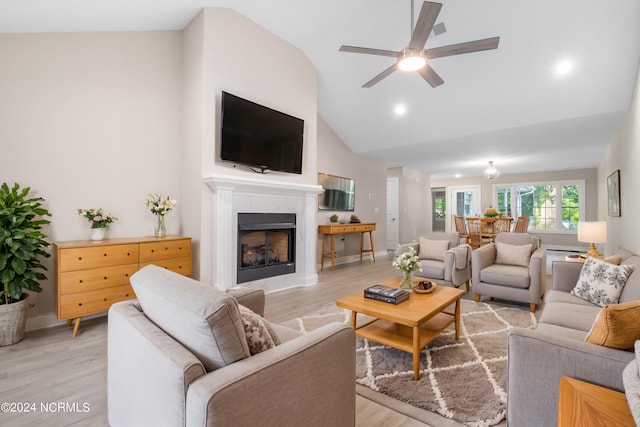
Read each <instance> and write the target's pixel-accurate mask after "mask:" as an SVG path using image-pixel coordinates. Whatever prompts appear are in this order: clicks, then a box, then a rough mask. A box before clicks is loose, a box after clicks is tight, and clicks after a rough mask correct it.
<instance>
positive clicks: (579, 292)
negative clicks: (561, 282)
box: [571, 257, 633, 307]
mask: <svg viewBox="0 0 640 427" xmlns="http://www.w3.org/2000/svg"><path fill="white" fill-rule="evenodd" d="M632 272H633V265H613V264H609V263H608V262H604V261H602V260H599V259H596V258H592V257H587V260H586V261H585V262H584V265H583V266H582V271H580V277H579V278H578V283H576V286H575V288H573V289H572V290H571V295H575V296H577V297H579V298H582V299H584V300H587V301H589V302H591V303H593V304H597V305H599V306H601V307H604V306H605V305H607V304H617V303H618V299H619V298H620V294H621V293H622V288H624V285H625V283H627V279H628V278H629V276H630V275H631V273H632Z"/></svg>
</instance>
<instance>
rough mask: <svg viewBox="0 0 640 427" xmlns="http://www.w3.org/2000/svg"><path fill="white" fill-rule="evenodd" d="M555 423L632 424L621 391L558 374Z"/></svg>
mask: <svg viewBox="0 0 640 427" xmlns="http://www.w3.org/2000/svg"><path fill="white" fill-rule="evenodd" d="M559 395H560V396H559V400H558V427H573V426H580V427H590V426H593V427H596V426H611V427H613V426H616V427H625V426H629V427H633V426H635V425H636V423H635V422H634V421H633V416H632V415H631V410H630V409H629V404H628V403H627V398H626V396H625V394H624V393H622V392H619V391H616V390H611V389H608V388H605V387H600V386H597V385H595V384H589V383H587V382H584V381H580V380H576V379H574V378H569V377H561V378H560V393H559Z"/></svg>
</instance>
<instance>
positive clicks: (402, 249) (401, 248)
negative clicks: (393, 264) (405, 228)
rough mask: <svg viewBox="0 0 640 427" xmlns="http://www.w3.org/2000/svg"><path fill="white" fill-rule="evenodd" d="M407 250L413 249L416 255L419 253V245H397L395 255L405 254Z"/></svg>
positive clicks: (414, 243)
mask: <svg viewBox="0 0 640 427" xmlns="http://www.w3.org/2000/svg"><path fill="white" fill-rule="evenodd" d="M409 248H413V249H414V250H415V251H416V253H420V244H419V243H418V242H413V243H404V244H402V245H398V247H397V248H396V254H397V255H400V254H403V253H405V252H407V251H408V250H409Z"/></svg>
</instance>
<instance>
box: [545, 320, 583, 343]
mask: <svg viewBox="0 0 640 427" xmlns="http://www.w3.org/2000/svg"><path fill="white" fill-rule="evenodd" d="M536 331H540V332H542V333H543V334H548V335H553V336H555V337H563V338H569V339H572V340H578V341H584V338H585V337H586V336H587V332H586V331H580V330H578V329H571V328H565V327H564V326H558V325H552V324H549V323H540V324H538V326H537V327H536Z"/></svg>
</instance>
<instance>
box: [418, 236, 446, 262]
mask: <svg viewBox="0 0 640 427" xmlns="http://www.w3.org/2000/svg"><path fill="white" fill-rule="evenodd" d="M448 250H449V241H448V240H430V239H425V238H424V237H420V253H419V254H418V258H420V259H435V260H438V261H444V253H445V252H446V251H448Z"/></svg>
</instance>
